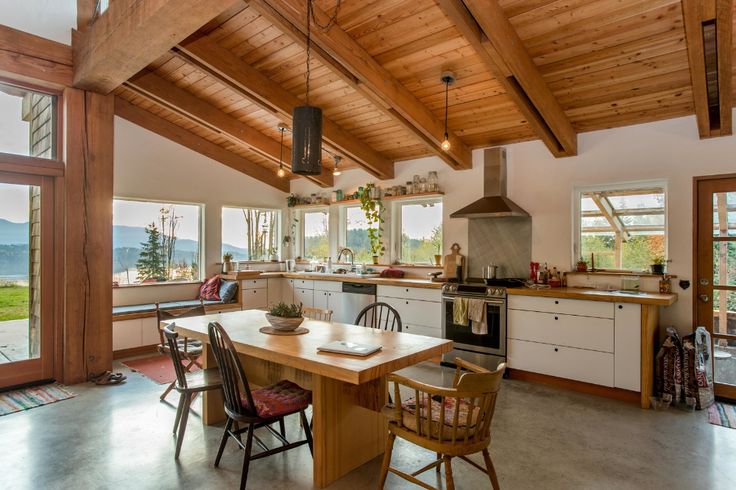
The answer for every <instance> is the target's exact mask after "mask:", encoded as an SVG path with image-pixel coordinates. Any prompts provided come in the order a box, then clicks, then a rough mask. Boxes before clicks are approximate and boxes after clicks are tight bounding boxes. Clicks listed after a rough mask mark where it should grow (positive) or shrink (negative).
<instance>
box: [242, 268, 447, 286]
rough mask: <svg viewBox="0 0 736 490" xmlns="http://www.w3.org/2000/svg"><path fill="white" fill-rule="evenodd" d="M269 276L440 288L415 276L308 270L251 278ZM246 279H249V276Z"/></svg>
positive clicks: (265, 274)
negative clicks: (345, 273)
mask: <svg viewBox="0 0 736 490" xmlns="http://www.w3.org/2000/svg"><path fill="white" fill-rule="evenodd" d="M269 277H286V278H289V279H308V280H314V281H338V282H356V283H362V284H377V285H383V286H405V287H411V288H424V289H441V288H442V283H441V282H431V281H430V280H428V279H417V278H406V279H392V278H388V277H355V276H342V275H340V274H334V275H333V274H330V275H325V274H318V273H314V274H311V273H308V272H263V273H261V275H260V276H253V277H252V279H256V278H269ZM248 279H251V277H249V278H248Z"/></svg>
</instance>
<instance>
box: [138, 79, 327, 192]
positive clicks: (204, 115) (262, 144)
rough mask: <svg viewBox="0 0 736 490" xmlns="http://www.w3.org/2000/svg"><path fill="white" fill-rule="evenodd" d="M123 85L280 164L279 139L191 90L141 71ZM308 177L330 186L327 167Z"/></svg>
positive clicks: (288, 154) (287, 154) (287, 161)
mask: <svg viewBox="0 0 736 490" xmlns="http://www.w3.org/2000/svg"><path fill="white" fill-rule="evenodd" d="M125 85H126V86H127V87H129V88H131V89H132V90H134V91H135V92H136V93H138V94H140V95H142V96H144V97H146V98H148V99H151V100H153V101H155V102H156V103H158V104H161V105H164V106H165V107H167V108H168V109H170V110H172V111H174V112H176V113H178V114H180V115H182V116H184V117H186V118H187V119H190V120H192V121H194V122H196V123H197V124H200V125H203V126H206V127H208V128H210V129H212V130H214V131H217V132H218V133H220V134H222V135H223V136H225V137H226V138H228V139H230V140H232V141H234V142H235V143H237V144H239V145H245V146H247V147H248V148H250V149H251V150H253V151H255V152H257V153H259V154H260V155H262V156H264V157H266V158H268V159H269V160H271V161H272V162H274V163H276V164H278V163H279V157H280V148H279V142H278V141H275V140H273V139H271V138H269V137H268V136H266V135H264V134H263V133H261V132H260V131H258V130H256V129H254V128H252V127H250V126H248V125H247V124H245V123H243V122H242V121H240V120H238V119H236V118H234V117H233V116H231V115H229V114H226V113H225V112H222V111H221V110H220V109H218V108H217V107H215V106H213V105H212V104H209V103H208V102H206V101H204V100H202V99H200V98H198V97H197V96H195V95H194V94H192V93H191V92H188V91H187V90H184V89H183V88H180V87H177V86H176V85H174V84H173V83H171V82H169V81H167V80H164V79H163V78H161V77H159V76H158V75H156V74H155V73H152V72H149V71H143V72H141V73H139V74H138V75H136V76H134V77H133V78H131V79H130V80H128V81H127V82H125ZM283 159H284V166H285V167H286V168H288V169H290V168H291V150H290V149H289V148H288V147H284V152H283ZM308 178H310V180H312V181H314V182H315V183H317V184H318V185H320V186H321V187H332V186H333V183H334V182H333V178H332V174H331V173H330V172H329V171H326V170H323V172H322V174H321V175H314V176H308Z"/></svg>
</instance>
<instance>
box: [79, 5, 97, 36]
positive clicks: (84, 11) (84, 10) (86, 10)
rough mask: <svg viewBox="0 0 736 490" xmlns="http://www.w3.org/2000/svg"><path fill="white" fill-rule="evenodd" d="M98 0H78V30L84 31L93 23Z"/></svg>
mask: <svg viewBox="0 0 736 490" xmlns="http://www.w3.org/2000/svg"><path fill="white" fill-rule="evenodd" d="M97 4H98V0H77V30H78V31H79V32H84V31H86V30H87V28H88V27H90V26H91V25H92V22H93V20H94V17H95V10H96V9H97Z"/></svg>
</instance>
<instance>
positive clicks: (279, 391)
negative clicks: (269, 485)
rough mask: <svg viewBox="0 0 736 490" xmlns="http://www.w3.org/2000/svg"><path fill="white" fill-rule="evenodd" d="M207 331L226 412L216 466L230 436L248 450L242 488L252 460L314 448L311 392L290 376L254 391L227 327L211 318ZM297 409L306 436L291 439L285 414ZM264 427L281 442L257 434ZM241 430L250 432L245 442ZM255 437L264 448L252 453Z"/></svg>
mask: <svg viewBox="0 0 736 490" xmlns="http://www.w3.org/2000/svg"><path fill="white" fill-rule="evenodd" d="M208 333H209V339H210V345H211V346H212V352H213V353H214V355H215V360H216V361H217V367H218V369H219V370H220V376H221V378H222V390H223V392H224V395H225V414H226V415H227V423H226V424H225V432H224V433H223V434H222V440H221V441H220V448H219V450H218V451H217V457H216V458H215V467H217V466H219V464H220V458H222V453H223V451H224V450H225V445H226V444H227V441H228V439H229V438H230V437H232V438H233V439H234V440H235V442H236V443H237V444H238V445H239V446H240V447H241V448H242V449H244V450H245V454H244V455H243V471H242V474H241V477H240V488H241V490H242V489H244V488H245V484H246V482H247V480H248V466H249V465H250V462H251V460H255V459H260V458H263V457H266V456H271V455H273V454H277V453H281V452H284V451H288V450H289V449H294V448H296V447H299V446H302V445H304V444H307V445H309V451H310V452H312V433H311V431H310V429H309V424H308V423H307V416H306V414H305V410H306V408H307V407H308V406H309V404H310V403H311V402H312V392H311V391H308V390H305V389H303V388H301V387H300V386H299V385H297V384H296V383H292V382H291V381H287V380H282V381H279V382H278V383H275V384H272V385H270V386H265V387H263V388H260V389H257V390H252V391H251V389H250V385H249V384H248V378H246V376H245V372H244V371H243V365H242V364H241V359H240V355H239V354H238V353H237V351H236V350H235V347H234V346H233V343H232V341H231V340H230V337H229V336H228V334H227V332H225V329H224V328H222V325H220V324H219V323H217V322H212V323H210V324H209V328H208ZM296 413H298V414H299V416H300V418H301V422H302V427H303V428H304V432H305V438H304V439H303V440H300V441H296V442H289V441H288V440H287V439H286V437H285V433H284V431H283V421H284V417H286V416H288V415H293V414H296ZM234 422H237V427H238V429H236V430H234V429H233V423H234ZM275 423H279V424H280V425H281V427H282V429H281V431H280V432H277V431H275V430H274V429H273V428H272V427H271V425H272V424H275ZM261 427H263V428H265V429H267V430H268V431H269V432H270V433H271V434H273V436H274V437H276V439H278V440H279V441H280V442H281V446H280V447H275V448H272V449H269V448H268V447H267V446H266V445H265V444H264V443H263V442H262V441H261V440H260V439H259V438H258V436H256V435H254V433H253V431H254V430H255V429H258V428H261ZM241 434H247V437H246V442H245V444H243V441H242V440H241V437H240V435H241ZM254 439H255V441H256V444H258V445H259V446H260V447H261V448H262V449H263V450H262V451H261V452H259V453H258V454H255V455H251V450H252V447H253V440H254Z"/></svg>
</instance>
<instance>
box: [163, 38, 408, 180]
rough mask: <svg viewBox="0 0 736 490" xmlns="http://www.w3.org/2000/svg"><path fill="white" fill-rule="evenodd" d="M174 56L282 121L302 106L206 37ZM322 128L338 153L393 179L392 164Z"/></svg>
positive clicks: (334, 128) (338, 131) (326, 125)
mask: <svg viewBox="0 0 736 490" xmlns="http://www.w3.org/2000/svg"><path fill="white" fill-rule="evenodd" d="M175 52H176V53H177V55H178V56H180V57H182V58H183V59H184V60H185V61H187V62H188V63H190V64H192V65H194V66H196V67H197V68H199V69H200V70H202V71H204V72H206V73H208V74H210V75H211V76H213V77H214V78H216V79H217V80H218V81H220V82H221V83H222V84H224V85H225V86H227V87H229V88H231V89H232V90H234V91H236V92H237V93H239V94H241V95H243V96H244V97H247V98H248V99H250V100H252V101H253V102H255V103H256V104H258V105H260V106H261V107H263V108H264V109H266V110H267V111H269V112H271V113H273V114H274V115H276V116H277V117H279V118H280V119H281V120H283V121H288V122H290V121H291V114H292V111H293V110H294V107H296V106H299V105H302V102H301V101H300V100H299V99H298V98H297V97H296V96H294V95H293V94H291V93H290V92H289V91H287V90H286V89H284V88H283V87H281V86H279V85H278V84H275V83H273V82H272V81H271V80H269V79H268V77H266V76H265V75H263V74H262V73H260V72H259V71H258V70H256V69H255V68H253V67H252V66H250V65H248V64H246V63H244V62H243V61H241V60H240V59H239V58H238V57H237V56H235V55H234V54H232V53H231V52H230V51H228V50H227V49H225V48H223V47H221V46H219V45H218V44H217V43H215V42H214V41H212V40H211V39H209V38H208V37H207V36H192V37H191V38H189V39H187V40H186V41H184V42H182V43H180V44H179V45H178V46H177V47H176V49H175ZM322 125H323V127H322V137H323V138H324V139H325V141H326V142H327V143H328V144H329V145H330V146H331V147H332V148H334V149H335V150H336V151H338V152H339V153H341V154H343V155H344V156H346V157H348V158H349V159H351V160H353V161H354V162H356V163H357V164H358V165H360V166H361V167H363V168H364V169H365V170H366V171H367V172H369V173H371V174H373V175H375V176H376V177H378V178H379V179H391V178H393V176H394V164H393V162H391V161H390V160H388V159H386V158H385V157H384V156H382V155H381V154H380V153H378V152H377V151H375V150H374V149H372V148H371V147H370V146H368V145H366V144H365V143H364V142H362V141H360V140H359V139H358V138H356V137H355V136H353V135H351V134H350V133H348V132H346V131H344V130H343V129H342V128H340V126H338V125H337V124H335V123H334V122H332V121H331V120H330V119H327V118H323V122H322Z"/></svg>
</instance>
